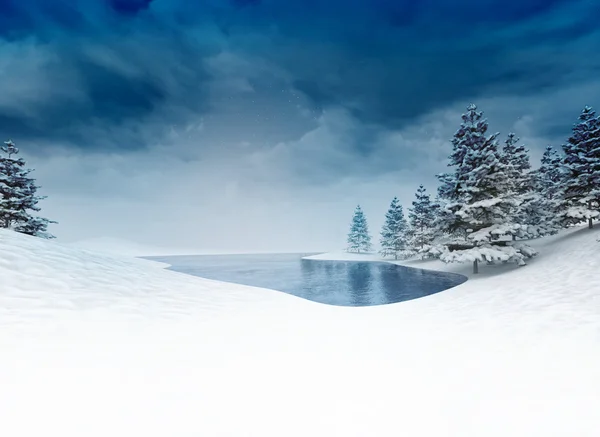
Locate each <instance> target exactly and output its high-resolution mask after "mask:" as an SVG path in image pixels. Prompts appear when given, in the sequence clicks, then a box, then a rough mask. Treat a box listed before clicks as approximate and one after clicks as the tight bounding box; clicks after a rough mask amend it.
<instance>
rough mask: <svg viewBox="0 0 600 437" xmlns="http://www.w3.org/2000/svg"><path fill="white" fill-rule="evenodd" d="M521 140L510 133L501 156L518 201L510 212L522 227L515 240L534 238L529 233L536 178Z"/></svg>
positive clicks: (510, 188)
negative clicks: (518, 238)
mask: <svg viewBox="0 0 600 437" xmlns="http://www.w3.org/2000/svg"><path fill="white" fill-rule="evenodd" d="M518 142H519V138H517V136H516V135H515V134H514V133H512V132H511V133H509V134H508V137H507V139H506V141H505V142H504V146H503V147H502V153H501V156H500V162H501V163H502V165H503V166H504V168H505V171H506V174H507V176H508V184H509V185H508V190H509V192H511V193H512V194H513V196H514V199H515V200H516V201H517V205H515V207H514V210H513V211H511V212H510V215H511V217H512V218H513V220H514V222H515V223H518V224H520V225H522V227H521V229H520V231H519V232H518V233H515V234H513V240H514V239H516V237H517V236H519V237H522V238H523V237H532V236H533V235H531V234H529V233H528V232H527V228H528V226H527V225H528V224H529V223H528V221H529V220H530V218H531V217H530V213H529V211H530V209H531V206H532V205H530V204H531V203H532V202H535V200H536V196H535V192H534V178H533V175H532V173H531V163H530V162H529V151H528V150H527V149H526V148H525V146H524V145H522V144H520V145H519V144H518Z"/></svg>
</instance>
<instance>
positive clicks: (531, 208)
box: [522, 146, 565, 237]
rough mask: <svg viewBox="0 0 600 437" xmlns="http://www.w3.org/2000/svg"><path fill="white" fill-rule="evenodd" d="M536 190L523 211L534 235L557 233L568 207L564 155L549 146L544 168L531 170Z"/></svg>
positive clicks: (542, 164)
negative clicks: (564, 201) (565, 198)
mask: <svg viewBox="0 0 600 437" xmlns="http://www.w3.org/2000/svg"><path fill="white" fill-rule="evenodd" d="M531 180H532V184H533V191H532V192H531V193H529V194H528V196H529V198H528V200H527V202H526V204H525V206H524V207H523V209H522V211H523V214H524V215H525V217H526V219H525V221H526V223H527V233H528V234H529V235H530V236H534V237H536V236H538V237H542V236H545V235H553V234H555V233H557V232H558V230H559V229H560V228H561V227H562V225H561V217H562V216H563V215H564V212H565V211H564V207H563V203H562V201H561V199H562V196H563V194H562V189H563V182H564V171H563V167H562V158H561V156H560V155H559V154H558V152H557V151H556V150H555V149H553V148H552V146H547V147H546V150H545V151H544V154H543V155H542V160H541V163H540V167H539V168H538V169H536V170H534V171H533V172H531Z"/></svg>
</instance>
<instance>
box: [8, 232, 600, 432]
mask: <svg viewBox="0 0 600 437" xmlns="http://www.w3.org/2000/svg"><path fill="white" fill-rule="evenodd" d="M597 236H598V231H597V230H592V231H588V230H587V229H580V230H573V231H569V232H566V233H564V234H561V235H559V236H556V237H551V238H548V239H545V240H543V241H540V242H538V244H537V245H536V248H537V249H538V250H539V251H540V255H539V256H538V257H536V258H535V259H533V260H531V261H530V262H529V263H528V264H529V265H527V266H526V267H520V268H517V267H515V266H514V265H510V266H502V268H501V269H492V268H487V267H486V266H482V269H481V272H482V274H481V276H479V277H477V278H472V279H471V280H469V281H468V282H466V283H464V284H462V285H460V286H458V287H455V288H453V289H451V290H448V291H445V292H442V293H438V294H435V295H432V296H428V297H425V298H422V299H417V300H414V301H408V302H402V303H398V304H393V305H386V306H380V307H365V308H344V307H331V306H326V305H320V304H317V303H314V302H310V301H305V300H302V299H300V298H296V297H294V296H289V295H286V294H284V293H279V292H276V291H272V290H264V289H258V288H252V287H244V286H239V285H233V284H226V283H219V282H215V281H209V280H203V279H201V278H195V277H190V276H186V275H183V274H178V273H175V272H171V271H166V270H163V269H161V268H159V267H158V266H157V265H155V264H154V263H150V262H147V261H144V260H135V259H131V260H129V259H124V258H123V259H117V258H112V257H110V256H108V255H100V254H95V253H93V252H87V251H82V250H77V249H74V248H72V247H65V246H61V245H60V244H58V243H56V242H54V241H44V240H39V239H35V238H31V237H27V236H24V235H19V234H15V233H12V232H9V231H4V230H0V278H1V282H0V328H1V329H0V353H1V359H0V435H2V436H7V437H21V436H36V437H39V436H55V435H56V436H61V437H70V436H74V437H75V436H77V437H80V436H86V437H95V436H98V437H100V436H102V437H105V436H107V435H110V436H115V437H120V436H127V437H131V436H138V435H139V436H145V437H150V436H168V437H171V436H178V437H179V436H186V437H187V436H190V437H191V436H195V437H196V436H203V437H204V436H207V437H212V436H261V437H263V436H277V437H280V436H286V437H287V436H303V437H304V436H308V435H310V436H327V437H331V436H344V437H350V436H394V437H397V436H400V435H407V436H411V437H415V436H457V437H458V436H460V437H468V436H473V437H483V436H503V437H517V436H524V437H525V436H527V437H531V436H533V435H540V436H545V437H549V436H561V437H564V436H578V437H587V436H589V437H592V436H594V437H597V436H598V435H600V416H599V415H598V414H597V406H598V404H599V402H600V298H599V295H600V273H599V272H600V244H599V243H598V242H596V237H597ZM321 257H322V258H324V257H325V256H321ZM330 257H331V256H330ZM416 265H417V266H418V267H421V268H438V269H439V268H440V265H437V264H436V262H426V263H417V264H416ZM444 267H445V268H446V267H447V266H444ZM469 267H470V266H468V265H467V266H461V265H451V266H450V267H449V268H450V270H451V271H455V272H458V273H466V272H467V271H468V269H469ZM463 270H464V272H463ZM500 270H505V271H504V272H503V273H502V274H499V273H500Z"/></svg>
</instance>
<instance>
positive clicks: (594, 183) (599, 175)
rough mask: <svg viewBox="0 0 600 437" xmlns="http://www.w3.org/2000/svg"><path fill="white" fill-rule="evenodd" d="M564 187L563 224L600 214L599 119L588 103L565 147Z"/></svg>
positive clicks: (579, 221)
mask: <svg viewBox="0 0 600 437" xmlns="http://www.w3.org/2000/svg"><path fill="white" fill-rule="evenodd" d="M563 150H564V153H565V157H564V168H565V173H566V174H565V186H564V192H563V194H564V195H563V207H564V209H565V213H564V224H565V225H569V224H577V223H581V222H584V221H586V220H587V222H588V226H589V227H590V228H592V227H593V220H594V219H598V217H600V118H599V117H598V116H597V115H596V112H595V111H594V110H593V109H592V108H591V107H590V106H586V107H585V108H584V109H583V111H582V112H581V114H580V116H579V122H578V123H577V124H576V125H574V126H573V133H572V135H571V136H570V137H569V139H568V140H567V143H566V144H565V145H564V146H563Z"/></svg>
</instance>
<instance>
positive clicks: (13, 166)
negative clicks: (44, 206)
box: [0, 140, 56, 238]
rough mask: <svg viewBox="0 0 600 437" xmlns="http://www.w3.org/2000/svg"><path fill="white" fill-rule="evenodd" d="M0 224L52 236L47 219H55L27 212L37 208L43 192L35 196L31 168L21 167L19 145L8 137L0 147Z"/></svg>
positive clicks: (38, 209)
mask: <svg viewBox="0 0 600 437" xmlns="http://www.w3.org/2000/svg"><path fill="white" fill-rule="evenodd" d="M0 150H1V151H2V152H3V155H4V156H0V227H3V228H9V229H14V230H15V231H17V232H21V233H24V234H28V235H34V236H38V237H42V238H54V237H53V236H52V235H50V234H48V233H47V227H48V224H49V223H56V222H53V221H50V220H48V219H45V218H41V217H37V216H34V215H32V214H31V213H30V211H31V212H37V211H40V207H39V206H38V202H39V201H40V200H42V199H44V198H45V197H44V196H37V195H36V192H37V189H38V188H40V187H38V186H37V185H35V180H34V179H32V178H30V177H29V174H30V173H31V172H32V170H30V169H26V168H25V161H24V160H23V159H22V158H16V155H18V153H19V149H18V148H17V147H16V146H15V144H14V143H13V142H12V141H10V140H9V141H6V142H5V143H4V146H2V147H1V148H0Z"/></svg>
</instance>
